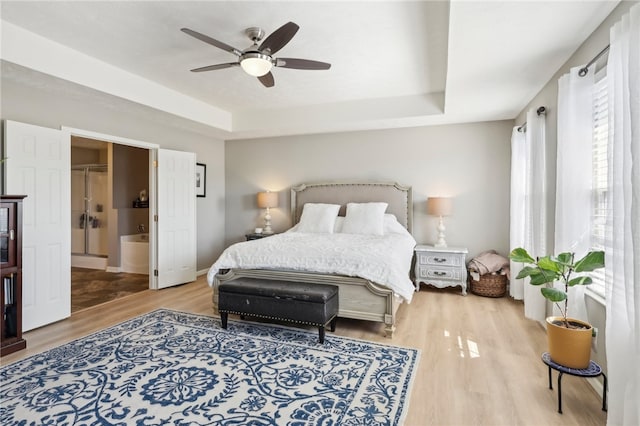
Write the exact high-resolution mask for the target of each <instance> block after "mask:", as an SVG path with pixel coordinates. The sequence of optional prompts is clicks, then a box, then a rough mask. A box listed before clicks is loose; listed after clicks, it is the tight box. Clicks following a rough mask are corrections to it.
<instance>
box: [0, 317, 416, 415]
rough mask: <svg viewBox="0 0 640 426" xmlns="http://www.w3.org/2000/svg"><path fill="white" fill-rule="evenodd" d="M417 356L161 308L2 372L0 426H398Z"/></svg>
mask: <svg viewBox="0 0 640 426" xmlns="http://www.w3.org/2000/svg"><path fill="white" fill-rule="evenodd" d="M338 325H339V324H338ZM418 360H419V351H418V350H416V349H407V348H399V347H394V346H386V345H381V344H377V343H371V342H365V341H360V340H353V339H348V338H344V337H339V336H335V335H333V334H329V335H327V338H326V341H325V344H324V345H321V344H319V343H318V333H317V331H316V332H311V331H306V330H301V329H293V328H288V327H280V326H270V325H264V324H256V323H251V322H248V321H238V322H236V321H233V322H230V323H229V328H228V330H223V329H221V328H220V323H219V320H218V319H217V318H211V317H207V316H201V315H192V314H186V313H182V312H176V311H171V310H166V309H160V310H157V311H154V312H151V313H148V314H146V315H142V316H140V317H137V318H134V319H132V320H129V321H126V322H123V323H121V324H119V325H116V326H114V327H111V328H108V329H105V330H102V331H100V332H97V333H94V334H92V335H90V336H87V337H84V338H82V339H79V340H76V341H73V342H71V343H68V344H66V345H63V346H60V347H57V348H54V349H52V350H50V351H47V352H44V353H42V354H39V355H34V356H31V357H29V358H26V359H24V360H22V361H18V362H16V363H14V364H10V365H6V366H3V367H2V369H0V382H1V385H0V401H2V407H0V424H3V425H9V424H38V425H41V424H55V425H75V424H83V425H94V424H118V425H134V424H135V425H159V424H172V425H293V426H302V425H365V424H366V425H397V424H402V421H403V418H404V416H405V413H406V410H407V407H408V404H409V394H410V391H411V384H412V380H413V376H414V374H415V372H416V371H417V366H418Z"/></svg>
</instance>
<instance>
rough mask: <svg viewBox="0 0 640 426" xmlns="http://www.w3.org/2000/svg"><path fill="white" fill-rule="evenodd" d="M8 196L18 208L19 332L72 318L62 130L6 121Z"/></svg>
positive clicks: (66, 150) (67, 165) (67, 145)
mask: <svg viewBox="0 0 640 426" xmlns="http://www.w3.org/2000/svg"><path fill="white" fill-rule="evenodd" d="M4 136H5V150H6V151H5V156H6V157H7V160H6V161H5V170H6V175H5V176H6V181H5V190H6V193H7V194H15V195H26V196H27V198H25V199H24V204H23V218H24V219H23V234H22V235H23V243H22V307H23V310H22V312H23V314H22V329H23V331H28V330H31V329H34V328H36V327H40V326H43V325H46V324H49V323H52V322H55V321H59V320H61V319H64V318H67V317H69V316H70V315H71V221H70V220H69V218H70V217H71V200H70V193H71V177H70V175H71V141H70V137H69V134H68V133H67V132H63V131H61V130H55V129H49V128H45V127H39V126H33V125H30V124H23V123H18V122H15V121H5V130H4Z"/></svg>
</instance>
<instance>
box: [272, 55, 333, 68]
mask: <svg viewBox="0 0 640 426" xmlns="http://www.w3.org/2000/svg"><path fill="white" fill-rule="evenodd" d="M276 66H277V67H281V68H293V69H296V70H328V69H329V68H331V64H328V63H326V62H320V61H311V60H309V59H298V58H278V59H277V60H276Z"/></svg>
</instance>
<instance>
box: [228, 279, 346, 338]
mask: <svg viewBox="0 0 640 426" xmlns="http://www.w3.org/2000/svg"><path fill="white" fill-rule="evenodd" d="M218 311H219V312H220V319H221V320H222V328H225V329H226V328H227V318H228V314H238V315H240V316H241V317H243V316H244V315H248V316H253V317H259V318H266V319H273V320H280V321H289V322H295V323H298V324H307V325H313V326H316V327H318V333H319V341H320V343H324V328H325V326H326V325H327V324H329V323H331V331H335V329H336V319H337V317H338V287H337V286H334V285H328V284H309V283H296V282H289V281H276V280H261V279H255V278H239V279H237V280H233V281H228V282H224V283H222V284H220V285H219V286H218Z"/></svg>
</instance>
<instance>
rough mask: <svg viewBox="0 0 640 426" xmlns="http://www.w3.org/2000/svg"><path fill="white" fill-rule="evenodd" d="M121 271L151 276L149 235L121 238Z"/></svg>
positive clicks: (124, 236)
mask: <svg viewBox="0 0 640 426" xmlns="http://www.w3.org/2000/svg"><path fill="white" fill-rule="evenodd" d="M120 270H121V271H122V272H129V273H132V274H145V275H149V234H134V235H122V236H120Z"/></svg>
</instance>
